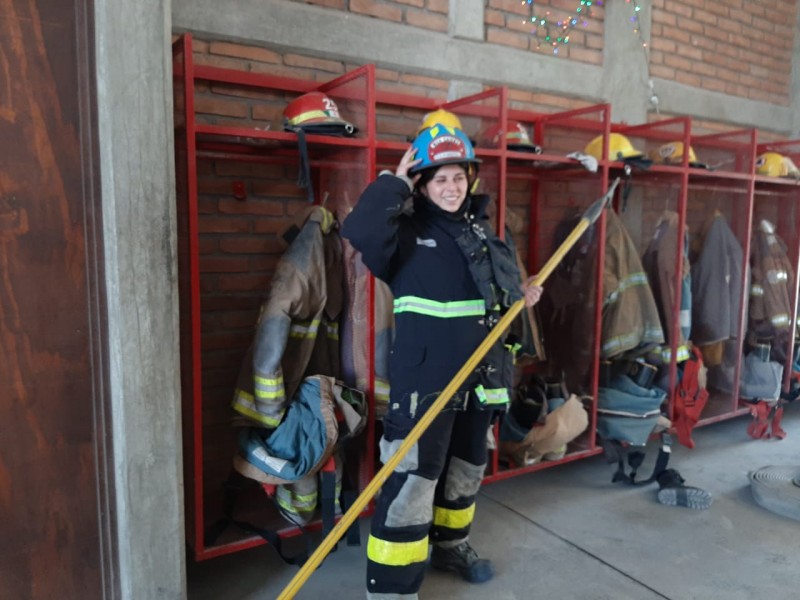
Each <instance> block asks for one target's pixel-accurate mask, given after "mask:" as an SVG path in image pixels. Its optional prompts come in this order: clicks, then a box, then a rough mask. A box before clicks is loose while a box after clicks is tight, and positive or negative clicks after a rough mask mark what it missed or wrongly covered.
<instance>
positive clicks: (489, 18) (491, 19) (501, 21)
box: [483, 8, 506, 27]
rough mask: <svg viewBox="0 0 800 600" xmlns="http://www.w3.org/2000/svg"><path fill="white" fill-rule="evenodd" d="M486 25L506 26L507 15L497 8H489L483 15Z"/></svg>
mask: <svg viewBox="0 0 800 600" xmlns="http://www.w3.org/2000/svg"><path fill="white" fill-rule="evenodd" d="M483 22H484V25H487V26H488V25H495V26H497V27H505V26H506V16H505V15H504V14H503V13H501V12H500V11H497V10H492V9H491V8H487V9H486V11H484V15H483Z"/></svg>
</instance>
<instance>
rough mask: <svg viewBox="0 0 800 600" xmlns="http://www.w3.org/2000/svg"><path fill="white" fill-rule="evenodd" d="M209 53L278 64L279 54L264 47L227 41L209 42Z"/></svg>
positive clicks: (279, 60)
mask: <svg viewBox="0 0 800 600" xmlns="http://www.w3.org/2000/svg"><path fill="white" fill-rule="evenodd" d="M208 51H209V53H210V54H221V55H223V56H233V57H236V58H246V59H248V60H254V61H256V62H264V63H273V64H279V63H280V62H281V55H280V54H278V53H277V52H274V51H272V50H267V49H266V48H257V47H255V46H243V45H241V44H232V43H229V42H211V43H210V44H209V47H208Z"/></svg>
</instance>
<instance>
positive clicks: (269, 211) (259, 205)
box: [219, 197, 285, 217]
mask: <svg viewBox="0 0 800 600" xmlns="http://www.w3.org/2000/svg"><path fill="white" fill-rule="evenodd" d="M219 212H221V213H223V214H230V215H272V216H276V217H281V216H283V215H284V214H285V212H284V206H283V203H282V202H277V201H275V200H267V199H264V198H258V197H248V198H247V199H246V200H244V201H242V200H235V199H232V198H224V199H221V200H220V201H219Z"/></svg>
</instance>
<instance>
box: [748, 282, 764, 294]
mask: <svg viewBox="0 0 800 600" xmlns="http://www.w3.org/2000/svg"><path fill="white" fill-rule="evenodd" d="M750 295H751V296H763V295H764V288H763V287H761V286H760V285H758V284H757V283H754V284H753V285H751V286H750Z"/></svg>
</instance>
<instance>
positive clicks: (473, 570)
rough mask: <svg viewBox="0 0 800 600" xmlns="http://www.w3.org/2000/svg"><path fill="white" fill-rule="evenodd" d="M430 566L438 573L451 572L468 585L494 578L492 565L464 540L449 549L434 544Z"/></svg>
mask: <svg viewBox="0 0 800 600" xmlns="http://www.w3.org/2000/svg"><path fill="white" fill-rule="evenodd" d="M431 566H432V567H433V568H434V569H438V570H439V571H453V572H455V573H458V574H459V575H461V577H462V578H463V579H466V580H467V581H469V582H470V583H483V582H485V581H489V580H490V579H491V578H492V577H494V569H493V568H492V563H491V562H489V561H488V560H486V559H485V558H478V554H477V553H476V552H475V550H473V549H472V546H470V545H469V542H467V541H466V540H465V541H463V542H461V543H459V544H457V545H456V546H453V547H451V548H447V547H442V546H439V545H436V544H434V546H433V551H432V552H431Z"/></svg>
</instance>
